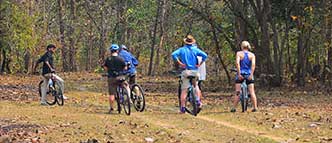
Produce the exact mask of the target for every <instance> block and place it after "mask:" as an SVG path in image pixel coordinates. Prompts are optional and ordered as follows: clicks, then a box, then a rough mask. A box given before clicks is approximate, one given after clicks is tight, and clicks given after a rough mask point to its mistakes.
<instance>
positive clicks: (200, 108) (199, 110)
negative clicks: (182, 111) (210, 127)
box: [197, 106, 202, 114]
mask: <svg viewBox="0 0 332 143" xmlns="http://www.w3.org/2000/svg"><path fill="white" fill-rule="evenodd" d="M201 110H202V107H200V106H199V107H198V109H197V114H198V113H199V112H201Z"/></svg>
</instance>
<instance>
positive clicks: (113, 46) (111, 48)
mask: <svg viewBox="0 0 332 143" xmlns="http://www.w3.org/2000/svg"><path fill="white" fill-rule="evenodd" d="M119 49H120V48H119V45H118V44H112V45H111V47H110V51H116V50H119Z"/></svg>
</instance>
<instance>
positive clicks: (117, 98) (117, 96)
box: [115, 87, 121, 114]
mask: <svg viewBox="0 0 332 143" xmlns="http://www.w3.org/2000/svg"><path fill="white" fill-rule="evenodd" d="M119 94H120V88H119V87H117V88H116V94H115V100H116V103H117V107H118V108H117V110H118V113H119V114H120V113H121V104H120V98H119V97H120V95H119Z"/></svg>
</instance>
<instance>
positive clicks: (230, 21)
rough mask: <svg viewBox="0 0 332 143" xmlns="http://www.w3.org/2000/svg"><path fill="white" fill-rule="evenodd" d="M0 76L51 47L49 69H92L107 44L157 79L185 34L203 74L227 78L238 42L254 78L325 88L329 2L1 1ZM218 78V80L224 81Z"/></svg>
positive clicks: (21, 69)
mask: <svg viewBox="0 0 332 143" xmlns="http://www.w3.org/2000/svg"><path fill="white" fill-rule="evenodd" d="M0 3H1V7H0V11H1V15H0V34H1V37H0V38H1V39H0V47H1V49H0V51H1V56H0V61H1V64H0V65H1V66H0V71H1V73H2V74H3V73H32V72H33V71H32V70H33V68H32V67H33V66H34V63H35V61H36V59H38V58H39V55H41V54H42V53H43V52H44V51H45V47H46V45H47V44H49V43H55V44H56V45H57V47H58V48H59V50H58V51H60V52H57V65H58V66H57V67H58V68H57V70H58V71H63V72H74V71H99V70H100V67H99V66H98V64H97V63H98V61H99V60H100V59H103V58H104V57H105V53H106V52H107V49H108V47H109V46H110V44H111V43H118V44H124V45H126V46H127V47H129V49H130V50H131V51H132V52H133V53H134V54H135V56H136V57H137V58H138V59H139V61H140V62H141V64H140V68H139V70H140V71H139V72H140V73H141V74H144V75H162V74H164V73H167V70H169V63H171V62H172V60H171V58H170V54H171V52H172V51H174V50H175V49H177V48H178V47H180V46H181V45H182V44H183V41H182V39H183V38H184V37H185V36H186V35H187V34H192V35H194V37H195V38H196V39H197V42H198V44H199V47H200V48H202V49H203V50H205V51H206V52H207V53H208V54H209V57H210V58H209V60H208V67H209V68H208V69H209V73H210V74H215V75H217V76H221V77H223V78H227V77H228V78H227V79H228V81H229V82H230V80H231V79H229V78H230V76H229V75H230V73H229V69H230V67H232V66H234V59H235V56H234V55H235V52H236V51H238V50H239V43H240V42H241V41H243V40H248V41H249V42H250V43H251V44H252V46H253V47H254V49H253V52H254V53H255V54H256V55H257V62H258V63H257V70H256V71H257V72H256V76H258V77H262V79H267V81H268V84H269V85H271V86H280V85H281V84H282V83H283V82H284V81H285V82H288V81H291V82H293V83H296V84H297V85H298V86H304V85H305V84H306V83H308V82H310V81H313V80H314V81H319V82H320V83H321V84H322V85H325V84H329V85H331V80H332V79H331V78H332V71H331V65H332V46H331V41H332V38H331V34H332V30H331V27H332V26H331V25H332V22H331V21H332V16H331V15H332V12H331V9H332V4H331V1H328V0H319V1H316V0H315V1H313V0H300V1H299V0H287V1H284V0H98V1H94V0H84V1H82V0H47V1H46V0H1V1H0ZM224 75H226V76H224Z"/></svg>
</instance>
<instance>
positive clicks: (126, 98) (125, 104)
mask: <svg viewBox="0 0 332 143" xmlns="http://www.w3.org/2000/svg"><path fill="white" fill-rule="evenodd" d="M122 96H123V101H122V106H123V110H124V112H125V113H126V114H127V115H130V97H129V94H128V91H127V90H126V89H125V88H122Z"/></svg>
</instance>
